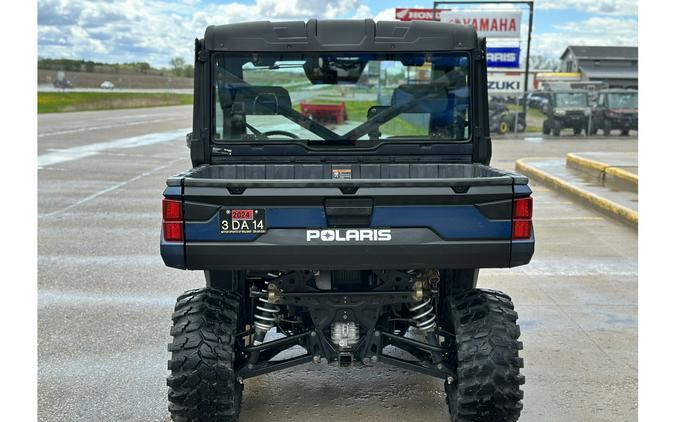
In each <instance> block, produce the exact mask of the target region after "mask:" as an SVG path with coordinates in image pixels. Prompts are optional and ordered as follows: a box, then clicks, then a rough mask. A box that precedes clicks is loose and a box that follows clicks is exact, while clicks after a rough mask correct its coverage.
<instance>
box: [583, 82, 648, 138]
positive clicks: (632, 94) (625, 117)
mask: <svg viewBox="0 0 675 422" xmlns="http://www.w3.org/2000/svg"><path fill="white" fill-rule="evenodd" d="M598 129H602V132H603V134H604V135H605V136H609V135H611V133H612V130H613V129H618V130H620V131H621V135H624V136H626V135H628V134H629V133H630V131H631V130H638V93H637V90H633V89H606V90H601V91H598V98H597V101H596V103H595V104H594V105H593V122H592V126H591V133H592V134H594V135H595V134H596V133H597V131H598Z"/></svg>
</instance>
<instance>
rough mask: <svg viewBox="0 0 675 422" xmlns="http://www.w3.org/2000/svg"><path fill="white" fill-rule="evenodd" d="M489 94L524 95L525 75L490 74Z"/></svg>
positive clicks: (508, 73) (516, 73)
mask: <svg viewBox="0 0 675 422" xmlns="http://www.w3.org/2000/svg"><path fill="white" fill-rule="evenodd" d="M487 80H488V94H522V93H523V91H524V90H525V73H522V72H488V77H487Z"/></svg>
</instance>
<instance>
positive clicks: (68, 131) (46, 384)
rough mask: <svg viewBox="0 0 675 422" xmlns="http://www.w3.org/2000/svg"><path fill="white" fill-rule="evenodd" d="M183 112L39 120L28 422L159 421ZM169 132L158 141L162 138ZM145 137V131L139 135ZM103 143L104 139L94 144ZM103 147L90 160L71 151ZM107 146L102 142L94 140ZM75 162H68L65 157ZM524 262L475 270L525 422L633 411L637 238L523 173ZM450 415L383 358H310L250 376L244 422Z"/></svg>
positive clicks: (633, 144)
mask: <svg viewBox="0 0 675 422" xmlns="http://www.w3.org/2000/svg"><path fill="white" fill-rule="evenodd" d="M190 119H191V116H190V108H189V107H165V108H158V109H140V110H116V111H104V112H86V113H68V114H50V115H45V116H40V118H39V129H38V132H39V137H38V151H39V155H40V156H45V155H46V154H50V153H54V152H55V151H66V155H67V156H68V158H72V159H69V160H65V161H64V160H61V161H59V160H54V161H51V162H49V163H46V164H45V165H43V166H42V168H41V169H40V170H39V173H38V177H39V178H38V201H39V205H38V210H39V219H38V241H39V247H38V248H39V249H38V253H39V259H38V270H39V276H38V287H39V294H38V307H39V315H38V319H39V321H38V324H39V326H38V330H39V343H38V356H39V368H38V383H39V388H38V406H39V408H38V413H39V420H40V421H63V420H68V421H90V420H97V421H164V420H167V419H168V412H167V410H166V392H167V388H166V386H165V376H166V374H167V370H166V361H167V359H168V352H167V351H166V343H167V342H168V341H169V327H170V315H171V312H172V308H173V303H174V300H175V297H176V296H177V295H178V294H180V293H181V292H182V291H184V290H186V289H189V288H194V287H200V286H202V285H203V276H202V275H201V274H199V273H193V272H185V271H179V270H173V269H168V268H166V267H164V265H163V264H162V261H161V258H160V257H159V247H158V244H159V226H160V219H161V214H160V212H161V193H162V190H163V189H164V181H165V179H166V177H167V176H169V175H172V174H175V173H178V172H180V171H183V170H185V169H186V168H188V167H189V166H190V163H189V160H188V150H187V148H186V147H185V142H184V137H182V136H180V137H175V138H174V139H169V140H161V141H157V142H129V141H127V142H126V143H125V142H112V141H119V140H125V139H126V140H128V139H129V138H134V137H142V136H149V135H153V134H158V133H164V134H167V133H171V132H172V131H176V133H177V132H178V131H179V129H181V128H187V127H189V125H190ZM166 136H169V135H166ZM144 139H145V138H144ZM106 143H107V144H106ZM92 144H96V145H99V146H98V147H97V148H96V149H95V151H90V152H92V153H91V154H90V155H82V154H80V156H78V151H79V152H80V153H81V151H82V150H74V151H73V148H81V147H87V146H88V145H92ZM101 144H103V147H101V146H100V145H101ZM601 148H604V150H611V151H619V152H620V151H634V150H637V141H636V140H635V139H634V138H604V137H598V138H589V139H580V138H573V137H561V138H551V139H546V138H537V137H533V138H530V139H529V140H528V138H525V139H520V140H512V139H499V140H495V141H494V145H493V151H494V154H493V157H494V159H493V165H494V166H495V167H500V168H505V169H513V168H514V162H515V160H516V159H517V158H521V157H524V156H550V155H554V156H555V155H560V156H564V154H565V153H566V152H569V151H578V152H582V151H598V150H601ZM73 157H76V158H73ZM532 187H533V190H534V204H535V205H534V207H535V208H534V209H535V217H534V218H535V232H536V236H537V251H536V253H535V257H534V259H533V262H532V264H530V265H529V266H526V267H521V268H517V269H512V270H484V271H482V272H481V276H480V279H479V285H480V286H482V287H490V288H496V289H500V290H503V291H505V292H507V293H508V294H510V295H511V296H512V297H513V300H514V302H515V304H516V309H517V310H518V312H519V314H520V323H521V327H522V333H523V334H522V338H521V339H522V340H523V342H524V344H525V349H524V351H523V353H522V356H523V357H524V358H525V369H524V374H525V377H526V384H525V386H524V390H525V399H524V406H525V409H524V411H523V416H522V418H521V420H522V421H543V420H546V421H570V420H576V421H581V420H583V421H617V420H621V421H624V420H626V421H627V420H636V419H637V234H636V233H635V231H634V230H632V229H630V228H628V227H625V226H623V225H622V224H620V223H618V222H615V221H613V220H611V219H609V218H607V217H605V216H603V215H602V214H599V213H596V212H594V211H592V210H589V209H587V208H584V207H583V206H581V205H578V204H576V203H573V202H571V201H570V200H569V199H567V198H566V197H564V196H561V195H559V194H557V193H555V192H552V191H550V190H548V189H547V188H545V187H543V186H541V185H538V184H536V183H534V184H533V185H532ZM319 419H322V420H326V421H328V420H340V421H357V420H369V421H385V420H386V421H388V420H410V421H412V420H427V421H446V420H448V417H447V407H446V405H445V400H444V393H443V388H442V383H441V382H440V381H438V380H436V379H432V378H429V377H425V376H422V375H418V374H415V373H410V372H408V371H404V370H401V369H395V368H390V367H386V366H379V365H378V366H375V367H374V368H355V369H348V370H344V369H340V368H335V367H329V366H327V365H320V366H314V365H311V364H310V365H306V366H302V367H299V368H295V369H290V370H286V371H282V372H279V373H274V374H270V375H265V376H262V377H259V378H256V379H252V380H249V381H247V382H246V384H245V390H244V407H243V411H242V417H241V420H242V421H244V422H246V421H261V420H293V421H316V420H319Z"/></svg>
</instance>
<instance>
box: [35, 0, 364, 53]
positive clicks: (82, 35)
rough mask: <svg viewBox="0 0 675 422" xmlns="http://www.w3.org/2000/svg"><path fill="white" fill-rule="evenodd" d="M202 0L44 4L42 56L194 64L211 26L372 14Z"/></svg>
mask: <svg viewBox="0 0 675 422" xmlns="http://www.w3.org/2000/svg"><path fill="white" fill-rule="evenodd" d="M197 3H199V0H179V1H174V2H169V1H165V0H111V1H106V2H103V1H97V0H39V2H38V37H39V41H38V54H39V55H40V56H44V57H70V58H84V59H90V60H97V61H108V62H118V61H147V62H150V63H151V64H153V65H155V66H166V65H167V64H168V61H169V59H170V58H171V57H176V56H180V57H183V58H184V59H186V61H187V62H190V58H191V56H192V48H193V45H194V44H193V40H194V39H195V38H198V37H202V36H203V35H204V30H205V29H206V27H207V26H208V25H219V24H226V23H232V22H242V21H252V20H277V21H278V20H306V19H309V18H323V19H332V18H341V17H345V18H348V17H352V16H355V17H359V18H364V17H367V16H370V15H371V12H370V8H368V6H367V5H365V4H364V3H363V2H362V1H360V0H284V1H276V0H256V2H255V3H253V4H243V3H239V2H231V3H225V4H206V5H199V6H195V5H196V4H197Z"/></svg>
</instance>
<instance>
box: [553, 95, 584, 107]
mask: <svg viewBox="0 0 675 422" xmlns="http://www.w3.org/2000/svg"><path fill="white" fill-rule="evenodd" d="M555 100H556V103H557V104H556V105H557V106H558V107H586V106H587V105H588V97H587V96H586V93H585V92H559V93H557V94H556V96H555Z"/></svg>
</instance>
